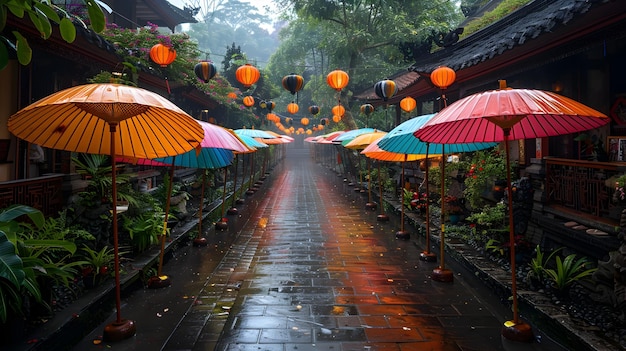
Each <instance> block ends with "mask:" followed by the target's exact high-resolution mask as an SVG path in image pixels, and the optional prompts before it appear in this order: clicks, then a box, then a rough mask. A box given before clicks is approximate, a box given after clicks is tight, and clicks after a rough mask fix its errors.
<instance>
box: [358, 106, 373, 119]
mask: <svg viewBox="0 0 626 351" xmlns="http://www.w3.org/2000/svg"><path fill="white" fill-rule="evenodd" d="M372 112H374V106H372V105H370V104H363V105H361V113H362V114H364V115H367V116H369V115H370V114H371V113H372Z"/></svg>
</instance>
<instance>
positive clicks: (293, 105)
mask: <svg viewBox="0 0 626 351" xmlns="http://www.w3.org/2000/svg"><path fill="white" fill-rule="evenodd" d="M299 109H300V108H299V107H298V104H296V103H295V102H292V103H290V104H289V105H287V111H288V112H289V113H291V114H292V115H295V114H296V113H298V110H299Z"/></svg>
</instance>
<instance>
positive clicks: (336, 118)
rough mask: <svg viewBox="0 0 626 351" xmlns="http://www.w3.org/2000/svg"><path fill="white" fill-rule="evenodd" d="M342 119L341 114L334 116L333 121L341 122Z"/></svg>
mask: <svg viewBox="0 0 626 351" xmlns="http://www.w3.org/2000/svg"><path fill="white" fill-rule="evenodd" d="M340 121H341V116H337V115H334V116H333V122H335V123H339V122H340Z"/></svg>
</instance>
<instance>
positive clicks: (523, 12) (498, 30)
mask: <svg viewBox="0 0 626 351" xmlns="http://www.w3.org/2000/svg"><path fill="white" fill-rule="evenodd" d="M611 2H619V0H535V1H533V2H531V3H529V4H528V5H526V6H524V7H523V8H521V9H519V10H517V11H515V12H513V13H511V14H510V15H508V16H506V17H505V18H503V19H502V20H500V21H498V22H496V23H494V24H492V25H490V26H488V27H486V28H484V29H482V30H480V31H478V32H476V33H473V34H471V35H470V36H468V37H467V38H464V39H463V40H460V41H459V42H457V43H456V44H454V45H452V46H449V47H446V48H443V49H441V50H439V51H436V52H433V53H432V54H430V55H428V56H427V57H425V58H424V59H423V60H420V61H418V62H416V63H415V64H413V65H412V66H410V67H409V68H408V71H409V72H404V71H403V72H400V73H398V74H397V75H396V77H397V78H394V80H395V79H398V80H404V79H405V77H404V76H407V75H409V74H410V73H411V72H422V73H425V76H426V75H427V74H429V73H430V72H432V71H433V70H434V69H435V68H437V67H439V66H441V65H446V66H448V67H450V68H452V69H454V70H455V71H456V72H457V78H458V76H459V74H461V75H462V74H463V73H462V71H463V70H468V69H469V68H471V67H476V66H478V65H481V64H482V65H489V64H488V63H486V62H488V61H490V60H494V59H495V58H498V56H501V55H503V54H506V53H508V52H509V51H511V50H515V49H517V48H521V47H522V46H523V45H525V44H528V43H529V42H531V41H533V40H534V39H537V38H539V37H540V36H542V35H546V34H550V33H554V32H555V31H556V30H558V29H561V28H564V27H565V26H566V25H567V24H568V23H570V21H572V20H574V19H579V18H580V17H582V16H584V15H585V14H586V13H587V12H588V11H589V10H590V9H592V8H595V7H600V6H602V5H604V4H606V3H611ZM622 12H623V11H622ZM576 29H578V28H576ZM570 31H571V32H575V31H572V30H571V29H570ZM410 77H411V78H410V79H413V78H412V77H414V76H413V75H412V74H411V75H410ZM414 82H415V83H414V84H410V85H408V86H407V85H404V86H402V88H400V87H399V91H398V94H397V95H396V97H395V100H390V101H393V102H397V101H399V100H400V99H402V98H403V97H406V96H410V95H412V93H414V92H415V89H416V86H417V85H420V86H421V88H420V90H421V91H424V90H425V89H432V90H433V92H434V91H435V90H434V87H432V85H431V83H430V82H428V81H427V79H424V78H422V79H417V80H414ZM403 89H404V90H403ZM413 96H415V95H414V94H413ZM355 98H357V99H360V100H368V102H369V103H372V104H376V103H378V104H382V100H381V99H379V98H378V97H377V96H376V95H375V94H374V91H373V89H367V90H365V91H363V92H360V93H358V94H357V95H355ZM396 100H397V101H396Z"/></svg>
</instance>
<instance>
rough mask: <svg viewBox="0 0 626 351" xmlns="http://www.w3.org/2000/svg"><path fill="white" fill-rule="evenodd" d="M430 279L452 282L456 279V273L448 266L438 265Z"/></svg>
mask: <svg viewBox="0 0 626 351" xmlns="http://www.w3.org/2000/svg"><path fill="white" fill-rule="evenodd" d="M430 279H432V280H434V281H436V282H443V283H450V282H452V281H453V280H454V274H453V273H452V271H451V270H449V269H447V268H441V267H437V268H435V269H433V274H432V275H431V276H430Z"/></svg>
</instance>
